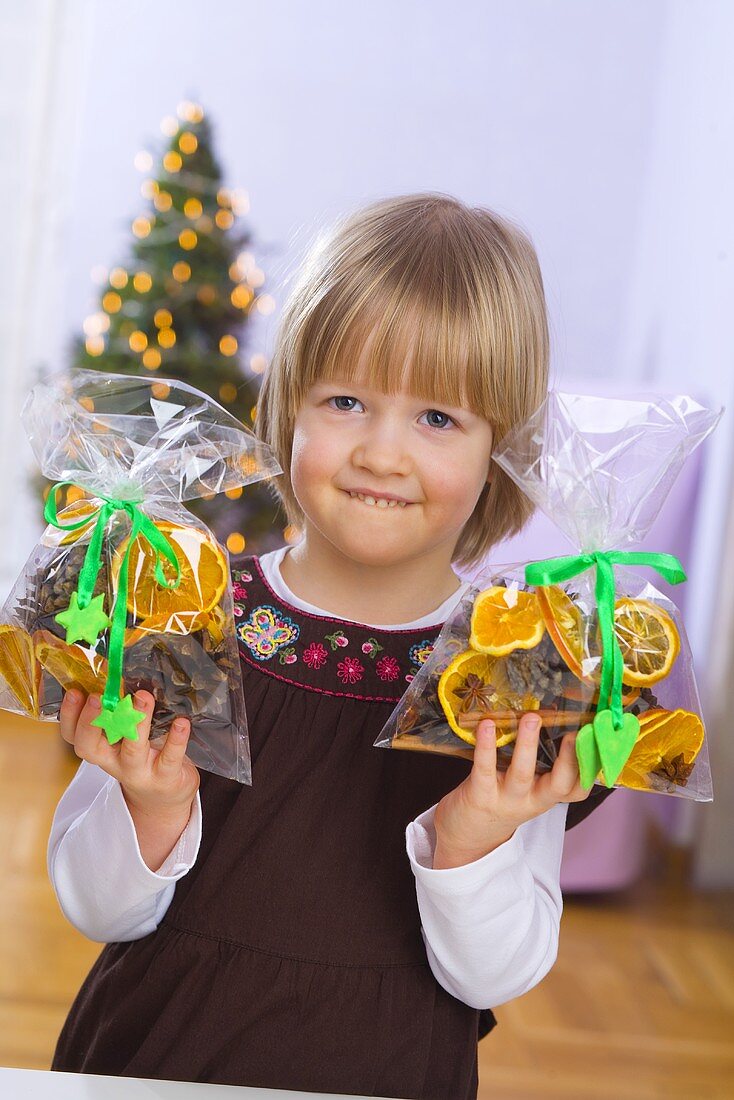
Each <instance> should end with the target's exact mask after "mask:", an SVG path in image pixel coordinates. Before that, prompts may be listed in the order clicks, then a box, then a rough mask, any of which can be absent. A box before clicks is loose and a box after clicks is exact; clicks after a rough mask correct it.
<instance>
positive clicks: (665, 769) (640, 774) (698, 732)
mask: <svg viewBox="0 0 734 1100" xmlns="http://www.w3.org/2000/svg"><path fill="white" fill-rule="evenodd" d="M703 733H704V731H703V722H702V721H701V719H700V718H699V716H698V715H697V714H693V713H692V712H691V711H688V710H673V711H660V710H657V711H653V710H651V711H646V712H645V713H644V714H642V715H640V733H639V736H638V738H637V742H636V743H635V747H634V748H633V749H632V752H631V754H630V756H629V759H628V760H627V763H626V764H625V766H624V768H623V769H622V771H621V773H620V775H619V779H618V780H617V782H618V783H619V784H620V785H621V786H623V787H633V788H634V789H635V790H640V791H649V790H652V789H653V785H652V783H651V782H650V776H651V774H654V775H659V776H661V777H662V778H669V779H670V780H671V781H672V782H674V783H677V784H678V785H680V786H685V784H686V782H687V779H688V775H689V774H690V771H691V769H692V765H693V762H694V760H695V759H696V757H697V756H698V753H699V752H700V749H701V746H702V745H703ZM676 776H677V778H676Z"/></svg>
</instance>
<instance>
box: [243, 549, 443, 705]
mask: <svg viewBox="0 0 734 1100" xmlns="http://www.w3.org/2000/svg"><path fill="white" fill-rule="evenodd" d="M249 561H250V562H251V563H252V566H251V568H250V569H233V570H232V593H233V597H234V613H235V616H236V623H235V630H236V633H237V637H238V640H239V643H240V648H241V653H242V657H243V659H248V658H250V659H253V658H254V660H255V661H257V662H258V663H259V664H260V665H261V666H262V667H263V669H265V670H269V673H270V675H273V676H275V677H276V679H279V680H285V681H286V682H288V683H292V684H296V685H298V686H301V687H306V688H309V689H310V690H312V691H318V692H322V693H324V694H327V695H343V696H346V697H348V698H356V699H371V700H375V701H378V700H383V701H385V702H390V701H394V700H397V699H399V698H400V696H401V695H402V693H403V691H404V690H405V685H406V683H410V681H411V680H412V679H413V678H414V676H415V675H416V674H417V672H418V670H419V668H420V666H421V665H422V664H424V662H425V661H426V660H427V659H428V657H429V656H430V654H431V652H432V651H433V647H434V642H435V637H434V638H430V637H429V638H422V639H420V635H417V631H411V630H409V629H408V630H395V631H390V630H389V629H388V630H385V631H384V632H380V634H379V638H378V637H375V635H374V627H369V626H367V625H365V624H362V623H348V622H346V621H344V620H342V621H341V624H339V620H338V619H334V618H330V617H328V616H316V615H313V614H311V613H310V612H305V611H301V610H300V609H299V608H296V607H292V606H291V605H290V604H288V603H285V602H284V603H283V604H281V602H280V597H279V596H278V595H277V593H275V592H274V591H273V590H272V589H271V588H270V586H269V585H268V583H267V581H266V579H265V576H264V574H263V572H262V569H261V567H260V565H259V562H258V561H257V558H256V557H253V558H251V559H249ZM248 605H249V607H250V608H251V610H250V611H249V613H248ZM338 624H339V625H338ZM329 625H332V626H333V629H332V630H331V632H330V633H328V634H324V633H322V631H323V630H324V627H325V626H327V627H328V626H329ZM424 629H425V628H424ZM439 630H440V627H439V626H436V635H437V634H438V632H439ZM416 636H418V638H419V639H420V640H419V641H414V639H415V638H416ZM347 649H349V650H351V653H352V654H354V653H355V652H356V654H357V656H352V655H349V656H347V655H346V653H340V652H339V651H340V650H347ZM279 665H280V666H282V667H283V674H277V673H276V672H275V668H277V667H278V666H279ZM286 666H290V668H292V669H293V672H292V673H291V672H290V671H289V673H288V674H287V675H285V668H286ZM299 670H300V671H299ZM356 685H359V686H358V687H357V686H356ZM350 688H353V689H354V690H349V689H350Z"/></svg>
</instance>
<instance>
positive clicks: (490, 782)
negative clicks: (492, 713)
mask: <svg viewBox="0 0 734 1100" xmlns="http://www.w3.org/2000/svg"><path fill="white" fill-rule="evenodd" d="M468 778H469V783H470V785H471V786H473V787H481V788H482V789H483V790H485V791H486V790H487V789H494V787H495V786H496V783H497V734H496V732H495V724H494V722H493V721H491V719H489V718H483V719H482V721H481V722H480V723H479V725H478V726H477V743H476V745H475V746H474V763H473V766H472V770H471V771H470V773H469V777H468Z"/></svg>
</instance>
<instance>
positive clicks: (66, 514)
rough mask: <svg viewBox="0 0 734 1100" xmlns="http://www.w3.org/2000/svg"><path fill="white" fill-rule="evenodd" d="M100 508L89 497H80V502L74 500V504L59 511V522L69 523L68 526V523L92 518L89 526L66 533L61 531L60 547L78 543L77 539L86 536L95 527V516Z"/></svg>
mask: <svg viewBox="0 0 734 1100" xmlns="http://www.w3.org/2000/svg"><path fill="white" fill-rule="evenodd" d="M98 507H99V505H95V503H94V502H92V500H90V499H89V498H88V497H80V498H79V499H78V500H74V502H73V503H72V504H67V506H66V507H65V508H63V509H62V510H61V511H59V514H58V519H59V521H62V522H67V524H68V522H78V520H79V519H84V517H85V516H90V519H89V522H88V524H85V525H84V527H77V529H76V530H75V531H66V532H65V533H62V531H59V532H58V533H59V535H61V536H62V537H61V539H59V540H58V544H59V546H62V547H64V546H68V544H69V542H76V541H77V539H80V538H81V537H83V536H84V535H86V533H87V532H88V531H90V530H91V528H92V527H94V525H95V522H96V520H97V516H96V515H94V514H95V513H96V511H97V508H98Z"/></svg>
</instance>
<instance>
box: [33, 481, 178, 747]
mask: <svg viewBox="0 0 734 1100" xmlns="http://www.w3.org/2000/svg"><path fill="white" fill-rule="evenodd" d="M73 484H74V483H73V482H71V481H57V482H56V484H55V485H52V486H51V489H50V491H49V495H48V499H47V500H46V506H45V508H44V513H43V514H44V517H45V519H46V522H47V523H51V524H53V526H54V527H58V528H60V529H61V530H62V531H76V530H78V528H80V527H85V526H87V525H88V524H89V523H90V522H92V520H93V519H94V517H95V515H96V522H95V525H94V531H93V532H92V537H91V539H90V540H89V546H88V547H87V552H86V554H85V556H84V564H83V565H82V568H81V572H80V574H79V581H78V584H77V589H76V591H75V592H73V593H72V596H71V602H70V604H69V607H68V608H67V610H66V611H62V612H60V613H59V614H58V615H56V616H55V618H56V620H57V621H58V622H59V623H60V624H61V625H62V626H64V627H66V641H67V643H68V644H69V645H72V644H73V643H74V642H76V641H79V640H80V639H81V640H84V641H86V642H88V643H89V644H90V645H95V644H96V641H97V638H98V636H99V634H100V633H101V632H102V631H104V630H106V629H107V628H108V627H109V628H110V635H109V644H108V647H107V679H106V681H105V689H104V694H103V695H102V712H101V714H100V715H99V716H98V717H97V718H95V719H94V721H93V722H92V725H93V726H98V727H99V728H100V729H103V730H104V731H105V734H106V735H107V740H108V741H109V743H110V744H111V745H114V744H115V743H116V742H117V741H120V740H121V739H122V738H123V737H127V738H128V739H129V740H131V741H137V738H138V734H137V730H136V727H137V725H138V724H139V723H140V722H142V721H143V719H144V718H145V715H144V714H142V713H141V712H140V711H137V710H134V709H133V705H132V696H130V695H126V696H124V697H123V698H122V699H121V698H120V690H121V685H122V660H123V649H124V641H125V626H126V623H127V601H128V563H129V558H130V550H131V549H132V546H133V543H134V542H135V540H136V538H137V537H138V535H140V536H142V537H143V538H144V539H146V540H147V542H148V543H149V544H150V546H151V548H152V550H153V552H154V554H155V578H156V580H157V581H158V584H160V585H162V586H163V587H164V588H178V585H179V584H180V581H181V568H180V566H179V562H178V558H177V557H176V554H175V552H174V549H173V547H172V545H171V543H170V542H169V540H168V539H167V538H166V536H165V535H164V534H163V532H162V531H160V530H159V528H158V527H156V525H155V524H154V523H153V521H152V520H151V519H150V518H149V517H148V516H147V515H146V514H145V512H144V511H143V510H142V508H140V507H139V503H138V502H137V501H133V500H122V499H118V498H117V497H105V496H102V495H101V494H97V495H98V496H99V498H100V499H101V500H103V501H104V503H103V504H102V505H100V506H99V507H98V508H93V509H92V510H91V511H90V512H89V513H87V514H86V515H85V516H84V518H83V519H81V520H79V522H78V523H62V522H60V521H59V517H58V511H57V506H56V492H57V490H58V489H60V488H62V487H63V486H64V485H73ZM141 499H142V498H141ZM115 512H127V514H128V515H129V517H130V536H129V538H128V542H127V549H126V550H125V553H124V555H123V558H122V562H121V564H120V571H119V574H118V581H117V592H116V593H115V596H114V603H113V608H112V618H109V617H108V616H107V614H106V613H105V610H104V600H105V594H104V593H100V595H99V596H96V597H95V598H94V599H93V598H92V593H93V592H94V589H95V585H96V583H97V577H98V575H99V571H100V569H101V567H102V542H103V540H104V534H105V528H106V526H107V522H108V520H109V519H110V517H111V516H112V515H114V513H115ZM161 556H163V557H164V558H166V560H167V561H168V562H169V563H170V564H171V566H172V567H173V568H174V570H175V574H176V576H175V579H174V580H173V581H172V582H170V583H169V582H168V580H167V579H166V577H165V574H164V573H163V563H162V561H161Z"/></svg>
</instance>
